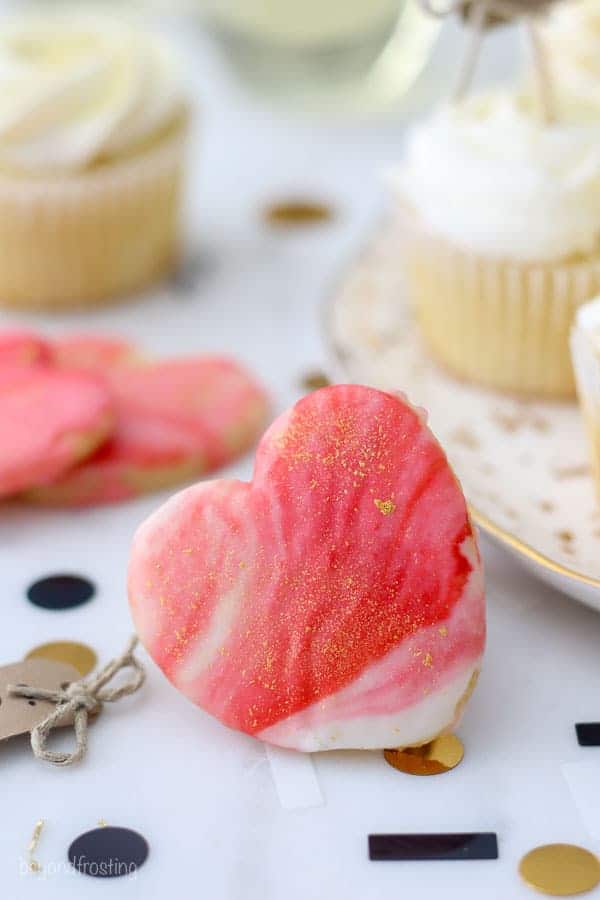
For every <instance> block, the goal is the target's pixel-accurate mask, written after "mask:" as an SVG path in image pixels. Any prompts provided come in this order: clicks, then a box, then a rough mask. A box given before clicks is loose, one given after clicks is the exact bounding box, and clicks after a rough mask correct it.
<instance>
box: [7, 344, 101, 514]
mask: <svg viewBox="0 0 600 900" xmlns="http://www.w3.org/2000/svg"><path fill="white" fill-rule="evenodd" d="M13 349H14V347H13ZM13 359H14V355H13ZM0 422H1V423H2V440H1V441H0V496H8V495H10V494H15V493H17V492H18V491H23V490H26V489H28V488H32V487H34V486H38V485H44V484H47V483H48V482H51V481H53V480H55V479H56V478H58V477H59V476H61V475H62V474H64V473H65V472H66V471H67V470H68V469H69V468H70V467H71V466H73V465H74V464H75V463H76V462H78V461H79V460H80V459H81V457H82V456H83V455H84V454H85V452H86V451H87V452H89V451H90V450H91V449H93V448H94V447H95V446H96V445H97V444H98V443H100V441H101V440H103V439H105V438H106V437H107V436H108V434H109V432H110V430H111V429H112V425H113V405H112V400H111V397H110V393H109V391H108V389H107V388H106V386H105V385H104V383H103V382H102V380H100V379H98V378H96V377H95V376H93V375H89V374H85V373H81V372H60V371H57V370H54V369H51V368H49V367H47V366H46V365H38V364H37V363H36V364H31V365H23V364H21V362H16V363H14V364H12V363H4V364H3V363H1V362H0Z"/></svg>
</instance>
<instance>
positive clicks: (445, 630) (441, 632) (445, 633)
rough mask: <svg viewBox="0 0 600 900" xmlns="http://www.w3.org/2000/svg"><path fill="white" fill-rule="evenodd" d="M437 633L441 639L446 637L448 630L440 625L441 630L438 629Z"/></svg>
mask: <svg viewBox="0 0 600 900" xmlns="http://www.w3.org/2000/svg"><path fill="white" fill-rule="evenodd" d="M438 632H439V634H441V636H442V637H448V629H447V628H446V626H445V625H442V627H441V628H438Z"/></svg>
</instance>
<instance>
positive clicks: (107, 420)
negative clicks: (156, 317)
mask: <svg viewBox="0 0 600 900" xmlns="http://www.w3.org/2000/svg"><path fill="white" fill-rule="evenodd" d="M267 409H268V402H267V397H266V394H265V392H264V390H263V388H262V387H261V386H260V385H259V384H258V382H257V381H256V380H255V379H254V378H253V377H252V376H251V375H250V374H249V373H248V372H246V371H245V370H244V369H243V367H241V366H240V365H239V364H238V363H237V362H236V361H234V360H231V359H228V358H225V357H222V356H197V357H187V358H179V359H168V360H159V361H152V360H148V359H145V358H144V357H142V356H141V354H140V353H139V352H138V351H137V349H136V348H135V347H134V346H132V345H131V344H129V343H128V342H126V341H123V340H121V339H117V338H111V337H98V336H77V337H73V336H70V337H64V338H59V339H53V340H46V339H44V338H42V337H40V336H38V335H36V334H32V333H29V332H9V333H2V334H0V422H1V423H2V442H1V443H0V498H7V497H13V496H15V495H18V496H22V497H24V498H26V499H28V500H30V501H32V502H36V503H45V504H50V505H60V506H87V505H93V504H99V503H111V502H118V501H122V500H127V499H129V498H132V497H135V496H137V495H139V494H142V493H146V492H148V491H153V490H160V489H162V488H165V487H169V486H172V485H176V484H178V483H181V482H183V481H186V480H192V479H194V478H196V477H197V476H199V475H201V474H203V473H205V472H209V471H212V470H214V469H216V468H219V467H220V466H223V465H226V464H227V463H229V462H231V461H232V460H233V459H235V458H236V457H237V456H238V455H239V454H241V453H242V452H243V451H245V450H246V449H247V448H248V447H250V446H251V445H252V444H253V443H254V441H255V439H256V438H257V437H258V435H259V434H260V432H261V430H262V428H263V426H264V424H265V419H266V416H267Z"/></svg>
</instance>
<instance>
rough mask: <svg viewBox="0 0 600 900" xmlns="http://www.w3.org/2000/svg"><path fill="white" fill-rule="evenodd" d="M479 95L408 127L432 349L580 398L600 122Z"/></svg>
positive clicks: (402, 184) (412, 213) (597, 280)
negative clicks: (578, 365) (576, 338)
mask: <svg viewBox="0 0 600 900" xmlns="http://www.w3.org/2000/svg"><path fill="white" fill-rule="evenodd" d="M534 106H535V104H534V103H533V101H532V100H530V99H529V98H528V97H527V96H526V95H511V94H509V93H504V92H495V93H490V94H480V95H476V96H472V97H471V98H469V99H467V100H465V101H463V102H461V103H459V104H456V105H453V106H445V107H443V108H441V109H440V110H438V111H436V112H435V113H434V114H433V115H432V116H431V117H430V118H429V119H427V120H426V121H424V122H422V123H421V124H418V125H417V126H416V127H415V128H414V129H413V130H412V132H411V133H410V135H409V138H408V144H407V148H406V154H405V158H404V162H403V164H402V166H401V168H400V169H399V170H397V171H396V172H395V173H393V174H392V180H393V185H394V188H395V190H396V193H397V196H398V206H399V218H400V226H401V239H400V249H401V253H402V255H403V260H404V267H405V274H406V281H407V287H408V290H409V294H410V297H411V300H412V301H413V303H414V306H415V308H416V314H417V317H418V320H419V322H420V325H421V329H422V333H423V337H424V339H425V341H426V343H427V344H428V346H429V348H430V350H431V352H432V354H433V355H434V356H435V358H437V360H438V361H439V362H440V363H442V364H443V365H444V366H446V367H447V368H448V369H449V370H450V371H451V372H453V373H455V374H456V375H458V376H461V377H463V378H465V379H468V380H470V381H473V382H476V383H479V384H483V385H487V386H490V387H494V388H498V389H502V390H506V391H511V392H515V393H518V394H525V395H537V396H539V397H547V398H562V397H570V396H572V395H573V394H574V390H575V384H574V377H573V370H572V365H571V361H570V353H569V332H570V328H571V325H572V322H573V319H574V317H575V314H576V311H577V308H578V307H579V306H580V305H581V304H582V303H584V302H585V301H586V300H589V299H590V297H593V296H594V295H595V294H596V293H598V292H599V291H600V154H599V153H598V145H599V143H600V123H598V124H595V123H592V122H584V121H569V122H559V123H556V124H543V123H542V122H541V121H539V119H538V117H537V114H536V111H535V108H534Z"/></svg>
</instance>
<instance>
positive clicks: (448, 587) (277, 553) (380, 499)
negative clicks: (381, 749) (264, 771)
mask: <svg viewBox="0 0 600 900" xmlns="http://www.w3.org/2000/svg"><path fill="white" fill-rule="evenodd" d="M129 596H130V604H131V610H132V614H133V618H134V621H135V624H136V627H137V629H138V632H139V634H140V637H141V639H142V641H143V642H144V644H145V646H146V647H147V648H148V650H149V652H150V653H151V655H152V656H153V657H154V659H155V660H156V662H157V663H158V664H159V666H160V667H161V668H162V669H163V671H164V672H165V674H166V675H167V677H168V678H169V679H170V680H171V681H172V682H173V683H174V684H175V685H176V686H177V687H178V688H179V689H180V690H182V691H183V692H184V693H185V694H186V695H187V696H188V697H189V698H190V699H191V700H193V702H194V703H196V704H198V705H199V706H201V707H203V708H204V709H206V710H208V712H210V713H212V714H213V715H215V716H216V717H217V718H219V719H220V720H221V721H223V722H224V723H225V724H227V725H229V726H231V727H233V728H237V729H240V730H242V731H246V732H248V733H250V734H254V735H256V736H258V737H261V738H263V739H265V740H271V741H273V742H274V743H280V744H283V745H285V746H291V747H294V746H298V747H300V748H301V749H305V748H306V747H307V746H309V747H310V740H307V733H310V731H311V729H312V730H314V731H316V730H317V729H318V728H320V727H322V726H323V725H324V724H325V725H326V724H327V722H328V721H331V722H337V723H339V722H340V721H345V722H349V721H350V722H351V721H352V720H359V719H360V720H361V721H362V720H366V721H367V723H368V721H369V719H371V720H373V721H374V719H375V717H381V716H385V715H387V714H392V715H393V714H396V713H398V712H401V711H403V710H406V709H410V708H412V707H414V706H415V704H418V703H419V702H420V701H421V700H422V698H423V697H427V696H435V695H436V693H441V692H443V691H444V690H446V689H448V685H449V684H450V683H451V682H452V683H454V682H453V679H456V676H457V674H458V675H460V676H461V677H463V676H464V677H465V678H466V680H467V681H468V677H469V675H470V674H471V673H472V672H473V671H474V670H475V669H476V668H477V666H478V664H479V660H480V658H481V655H482V652H483V646H484V640H485V609H484V599H483V582H482V572H481V563H480V558H479V553H478V549H477V542H476V537H475V534H474V533H473V530H472V526H471V523H470V521H469V517H468V513H467V509H466V505H465V501H464V497H463V495H462V492H461V490H460V486H459V484H458V482H457V481H456V478H455V476H454V475H453V473H452V471H451V469H450V467H449V465H448V463H447V461H446V458H445V456H444V453H443V451H442V450H441V448H440V446H439V444H438V443H437V442H436V440H435V439H434V437H433V436H432V434H431V432H430V431H429V429H428V428H427V427H426V425H425V424H424V422H423V418H422V416H421V414H420V413H419V412H418V411H417V410H415V409H414V408H413V407H411V406H410V405H409V404H408V403H406V402H404V401H403V400H402V399H400V398H398V397H397V396H393V395H391V394H386V393H382V392H380V391H375V390H373V389H370V388H366V387H360V386H354V385H342V386H336V387H332V388H326V389H324V390H322V391H317V392H315V393H314V394H311V395H310V396H308V397H306V398H304V399H303V400H301V401H300V402H299V403H298V404H296V406H295V407H293V409H291V410H290V411H289V412H288V413H286V414H284V415H283V416H281V417H280V418H279V419H278V420H277V421H276V422H275V423H274V424H273V425H272V426H271V427H270V428H269V430H268V431H267V432H266V434H265V436H264V437H263V439H262V441H261V444H260V446H259V449H258V452H257V458H256V467H255V474H254V479H253V481H252V483H251V484H245V483H242V482H237V481H214V482H205V483H203V484H199V485H197V486H195V487H193V488H190V489H188V490H186V491H183V492H181V493H180V494H178V495H176V496H175V497H174V498H172V499H171V500H170V501H169V502H168V503H167V504H165V506H164V507H162V508H161V509H160V510H158V512H157V513H155V514H154V515H153V516H152V517H151V518H150V519H149V520H148V521H147V522H146V523H145V524H144V525H143V526H142V527H141V528H140V529H139V531H138V533H137V535H136V537H135V540H134V545H133V551H132V556H131V564H130V571H129ZM465 686H466V682H465ZM457 699H458V698H457ZM450 718H451V716H450ZM448 724H449V721H445V722H438V723H437V725H438V727H439V729H440V730H441V728H443V727H445V726H447V725H448ZM423 727H424V728H425V725H423ZM427 727H430V723H428V724H427ZM422 736H423V738H424V739H425V738H427V737H431V736H432V735H431V733H429V734H423V735H422ZM400 742H401V739H400V738H399V739H398V741H397V743H400ZM348 745H349V746H369V744H368V743H361V744H357V743H355V742H351V743H349V744H348Z"/></svg>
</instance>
